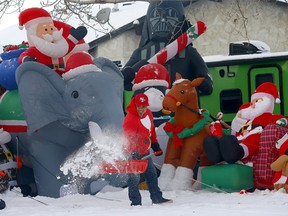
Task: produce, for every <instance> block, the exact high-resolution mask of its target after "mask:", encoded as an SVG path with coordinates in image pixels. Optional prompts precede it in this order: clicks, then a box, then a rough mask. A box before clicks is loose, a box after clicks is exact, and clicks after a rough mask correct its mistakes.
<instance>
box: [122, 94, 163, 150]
mask: <svg viewBox="0 0 288 216" xmlns="http://www.w3.org/2000/svg"><path fill="white" fill-rule="evenodd" d="M127 112H128V113H127V115H126V117H125V119H124V122H123V133H124V136H125V137H126V138H127V139H128V146H126V149H125V150H126V151H127V152H128V153H132V152H133V151H138V152H139V154H141V155H143V154H146V153H148V152H149V149H150V147H151V143H154V142H158V140H157V137H156V131H155V126H154V123H153V115H152V112H151V111H150V110H149V109H147V111H146V113H145V114H144V116H143V117H142V118H140V117H139V116H138V113H137V110H136V106H135V101H134V98H132V100H131V102H130V104H129V105H128V106H127ZM144 119H145V120H147V121H150V128H149V129H147V128H146V127H145V126H144V125H143V124H142V122H141V120H144Z"/></svg>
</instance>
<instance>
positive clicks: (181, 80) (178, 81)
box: [172, 78, 188, 86]
mask: <svg viewBox="0 0 288 216" xmlns="http://www.w3.org/2000/svg"><path fill="white" fill-rule="evenodd" d="M185 80H188V79H183V78H181V79H178V80H175V81H174V82H173V84H172V85H173V86H174V85H176V84H178V83H181V82H183V81H185Z"/></svg>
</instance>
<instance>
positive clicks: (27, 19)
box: [18, 8, 53, 30]
mask: <svg viewBox="0 0 288 216" xmlns="http://www.w3.org/2000/svg"><path fill="white" fill-rule="evenodd" d="M18 19H19V29H21V30H22V29H23V27H25V29H26V30H27V29H29V28H30V27H31V26H33V25H35V24H38V23H43V22H52V21H53V20H52V17H51V15H50V14H49V13H48V12H47V11H46V10H44V9H43V8H28V9H26V10H24V11H22V12H21V13H20V14H19V17H18Z"/></svg>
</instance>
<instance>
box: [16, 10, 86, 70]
mask: <svg viewBox="0 0 288 216" xmlns="http://www.w3.org/2000/svg"><path fill="white" fill-rule="evenodd" d="M58 24H59V23H58ZM58 24H57V23H56V25H58ZM23 27H25V29H26V31H27V40H28V43H29V46H30V47H29V48H28V49H27V50H26V51H24V52H23V53H22V54H21V55H20V57H19V64H21V63H23V62H25V61H36V62H39V63H42V64H45V65H47V66H48V67H50V68H51V69H54V70H55V71H56V72H57V73H58V74H59V75H61V74H62V73H63V72H64V71H65V61H64V56H66V55H67V54H68V53H70V52H71V51H72V50H73V49H74V48H75V46H76V45H77V44H78V42H79V41H81V40H82V39H83V38H84V37H85V36H86V34H87V29H86V27H84V26H80V27H78V28H77V29H75V28H73V27H71V28H70V31H69V34H67V33H65V34H66V35H65V36H66V37H65V36H64V33H63V28H61V29H60V30H59V29H58V28H57V27H56V26H55V23H54V21H53V19H52V18H51V16H50V14H49V13H48V12H47V11H46V10H44V9H42V8H28V9H26V10H24V11H22V12H21V13H20V15H19V28H20V29H23ZM64 31H65V30H64ZM66 32H67V30H66ZM88 47H89V46H88V44H87V45H86V46H83V47H82V49H84V50H85V49H87V50H88ZM78 51H79V50H78ZM81 51H82V50H81Z"/></svg>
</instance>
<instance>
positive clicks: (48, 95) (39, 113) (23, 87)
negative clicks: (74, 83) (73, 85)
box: [16, 62, 67, 133]
mask: <svg viewBox="0 0 288 216" xmlns="http://www.w3.org/2000/svg"><path fill="white" fill-rule="evenodd" d="M16 82H17V85H18V91H19V96H20V101H21V104H22V108H23V111H24V115H25V119H26V122H27V125H28V133H32V132H34V131H35V130H38V129H40V128H42V127H43V126H45V125H47V124H49V123H51V122H54V121H57V120H61V119H66V118H67V112H66V110H65V107H64V104H63V100H62V95H63V93H64V89H65V81H63V80H62V78H61V77H60V76H59V75H58V74H57V73H56V72H55V71H54V70H52V69H50V68H49V67H47V66H45V65H43V64H39V63H37V62H24V63H23V64H21V65H20V66H19V67H18V68H17V70H16Z"/></svg>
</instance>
